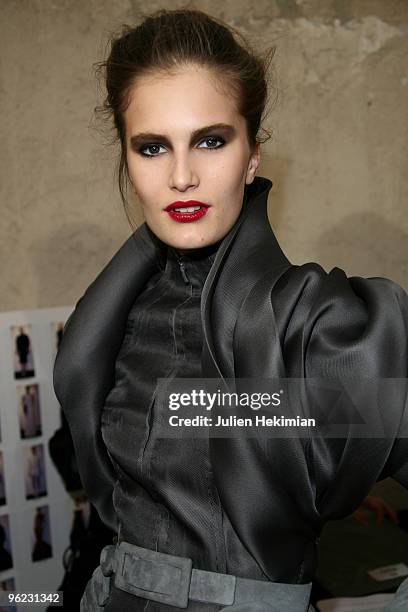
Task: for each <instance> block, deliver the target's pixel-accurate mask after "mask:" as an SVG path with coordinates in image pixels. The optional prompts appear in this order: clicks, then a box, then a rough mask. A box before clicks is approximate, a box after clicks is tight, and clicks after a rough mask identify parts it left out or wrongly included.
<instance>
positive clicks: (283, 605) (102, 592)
mask: <svg viewBox="0 0 408 612" xmlns="http://www.w3.org/2000/svg"><path fill="white" fill-rule="evenodd" d="M132 549H133V550H134V551H135V554H134V555H132ZM139 555H140V556H139ZM143 555H145V557H146V558H145V559H142V561H143V562H147V561H148V560H151V568H152V575H151V576H142V578H143V579H144V580H145V582H146V580H148V581H149V584H150V585H151V584H152V580H153V581H154V580H156V577H157V576H158V574H157V572H156V574H155V572H154V559H155V557H156V556H157V558H158V560H159V561H160V568H162V567H164V565H165V559H166V557H168V558H169V563H170V562H171V563H174V559H175V558H174V557H173V556H172V555H163V554H161V553H156V552H155V551H149V550H145V551H143V549H141V548H140V547H136V546H133V545H131V544H129V543H127V542H121V543H120V544H119V545H118V546H116V547H114V546H106V547H105V548H104V549H103V551H102V553H101V565H100V566H99V567H97V568H96V570H95V571H94V573H93V575H92V578H91V580H90V581H89V582H88V585H87V587H86V589H85V593H84V595H83V597H82V600H81V606H80V611H81V612H94V611H95V612H103V611H104V606H105V605H106V603H107V601H108V599H109V595H110V590H111V584H112V581H113V577H114V581H115V586H116V587H119V588H121V585H125V583H127V584H126V585H125V586H126V589H128V588H129V587H130V588H134V589H135V594H140V593H138V585H139V586H140V578H141V576H140V566H138V563H136V559H137V558H139V559H141V557H142V556H143ZM126 558H128V560H129V563H128V565H127V569H126V567H125V564H124V560H126ZM176 561H177V562H179V564H180V565H183V562H182V561H183V560H182V559H181V558H180V559H176ZM157 567H159V566H157ZM118 568H119V569H120V571H117V572H116V575H115V576H114V574H113V572H114V571H115V570H118ZM173 568H174V566H173ZM193 571H194V580H193V583H192V586H191V587H190V596H192V597H193V598H194V596H195V595H198V596H199V597H200V598H201V600H202V601H205V599H204V595H205V583H207V584H208V588H209V598H210V599H217V598H220V594H221V595H225V596H226V599H227V600H229V601H230V602H231V605H227V606H223V607H221V608H219V610H220V612H222V610H228V611H230V610H231V612H249V610H251V612H285V611H287V612H313V607H312V606H309V596H310V588H311V585H310V584H304V585H292V584H283V583H272V582H263V581H258V580H249V579H244V578H235V577H233V576H229V575H228V576H226V582H225V581H224V580H223V576H222V574H214V573H212V572H204V571H200V570H193ZM159 573H160V570H159ZM164 573H166V572H164ZM159 578H160V577H159ZM132 582H134V583H135V586H134V587H132ZM159 583H160V580H159ZM159 583H157V585H158V587H159V590H160V588H161V587H160V584H161V583H160V584H159ZM224 583H225V584H226V588H225V589H224V588H223V585H224ZM233 584H235V595H234V594H233V593H232V592H231V585H233ZM145 595H149V593H148V591H146V593H145ZM146 600H150V597H146ZM153 601H154V600H153ZM186 603H187V605H185V604H179V605H181V606H182V607H177V606H173V605H168V608H169V610H170V609H174V610H180V609H188V608H189V605H188V602H186ZM392 612H393V611H392ZM396 612H399V610H398V611H396Z"/></svg>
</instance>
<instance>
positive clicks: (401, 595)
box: [383, 578, 408, 612]
mask: <svg viewBox="0 0 408 612" xmlns="http://www.w3.org/2000/svg"><path fill="white" fill-rule="evenodd" d="M407 610H408V578H406V579H405V580H404V582H402V583H401V584H400V586H399V588H398V590H397V592H396V593H395V597H394V599H393V600H392V602H391V603H390V604H388V605H387V606H385V608H384V609H383V612H407Z"/></svg>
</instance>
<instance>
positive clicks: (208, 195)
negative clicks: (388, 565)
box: [55, 10, 408, 612]
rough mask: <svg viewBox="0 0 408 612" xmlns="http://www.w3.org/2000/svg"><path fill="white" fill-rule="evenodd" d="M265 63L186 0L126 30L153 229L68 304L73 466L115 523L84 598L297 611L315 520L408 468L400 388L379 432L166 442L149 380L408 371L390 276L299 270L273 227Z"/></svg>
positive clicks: (132, 137) (118, 106) (66, 378)
mask: <svg viewBox="0 0 408 612" xmlns="http://www.w3.org/2000/svg"><path fill="white" fill-rule="evenodd" d="M266 64H267V62H263V61H261V60H260V59H258V58H257V57H256V56H255V55H254V54H253V53H252V52H251V51H250V50H249V49H248V48H247V47H246V46H245V44H244V43H241V44H239V43H238V42H237V40H236V39H235V38H234V36H233V34H232V33H231V31H230V30H229V29H228V28H227V27H226V26H224V25H223V24H222V23H220V22H218V21H216V20H214V19H211V18H210V17H208V16H207V15H205V14H204V13H202V12H200V11H189V10H181V11H160V12H158V13H156V14H154V15H152V16H150V17H149V18H147V19H145V20H144V22H143V23H142V24H141V25H140V26H138V27H136V28H130V29H128V30H126V31H125V32H124V33H123V35H122V36H120V37H119V38H117V39H116V40H115V41H114V42H113V44H112V48H111V52H110V56H109V58H108V60H107V62H106V86H107V92H108V95H107V98H106V105H105V108H106V109H107V110H109V111H110V112H111V113H112V115H113V118H114V123H115V127H116V130H117V133H118V136H119V139H120V143H121V158H120V165H119V170H120V172H119V185H120V190H121V193H122V196H123V197H124V199H126V198H125V195H126V182H127V181H128V183H129V184H130V185H131V187H132V189H133V190H134V192H135V194H136V195H137V197H138V199H139V200H140V203H141V206H142V209H143V213H144V217H145V221H146V223H144V224H143V225H142V226H141V227H139V228H138V229H137V231H136V232H135V233H134V234H133V235H132V236H131V237H130V238H129V239H128V240H127V242H126V243H125V244H124V245H123V247H122V248H121V249H120V250H119V251H118V253H117V254H116V255H115V256H114V258H113V259H112V260H111V262H110V263H109V264H108V265H107V266H106V268H105V269H104V270H103V272H102V273H101V274H100V275H99V276H98V278H97V279H96V280H95V281H94V282H93V283H92V285H91V286H90V287H89V288H88V290H87V291H86V293H85V295H84V296H83V297H82V298H81V300H80V301H79V303H78V304H77V307H76V309H75V312H74V313H73V315H72V316H71V317H70V320H69V322H68V323H67V325H66V327H65V332H64V337H63V341H62V344H61V348H60V351H59V353H58V356H57V360H56V365H55V390H56V394H57V397H58V398H59V400H60V403H61V405H62V407H63V409H64V411H65V414H66V417H67V419H68V422H69V424H70V428H71V432H72V435H73V439H74V443H75V449H76V453H77V457H78V462H79V468H80V472H81V478H82V480H83V482H84V485H85V488H86V490H87V493H88V495H89V497H90V500H91V502H92V503H93V504H94V505H95V506H96V507H97V509H98V511H99V513H100V515H101V517H102V519H103V520H104V522H105V523H106V524H107V525H108V526H110V527H111V528H113V529H114V530H115V531H117V533H118V542H117V545H116V546H110V547H107V548H106V549H104V551H103V553H102V556H101V566H100V567H99V568H97V569H96V571H95V573H94V576H93V579H92V580H91V581H90V583H89V584H88V587H87V589H86V592H85V595H84V597H83V600H82V609H83V610H85V611H88V610H99V609H104V610H106V612H111V611H115V612H116V611H117V610H122V609H126V610H146V609H148V610H160V611H164V610H173V609H176V610H177V609H185V608H188V609H189V610H197V611H199V610H200V611H207V610H208V611H210V610H211V611H212V610H214V611H215V610H224V609H228V610H234V611H238V610H239V611H243V610H254V611H255V610H259V611H261V610H265V611H266V610H269V611H272V610H279V611H282V610H290V611H292V610H293V611H297V610H299V611H301V610H302V611H303V610H307V609H308V606H309V595H310V586H311V580H312V578H313V574H314V571H315V568H316V564H317V542H318V537H319V533H320V531H321V528H322V526H323V524H324V522H325V521H326V520H327V519H329V518H336V517H342V516H346V515H348V514H350V513H351V512H352V511H354V510H355V509H356V507H357V506H358V505H359V504H360V503H361V501H362V500H363V499H364V498H365V497H366V495H367V493H368V492H369V490H370V489H371V487H372V485H373V484H374V483H375V482H376V480H378V479H380V478H384V477H386V476H389V475H394V476H395V477H396V478H398V480H399V481H400V482H403V483H405V484H407V483H408V453H407V450H408V449H407V444H406V439H404V438H399V437H398V436H401V432H402V431H403V430H402V428H403V426H404V421H403V419H402V411H403V397H402V395H401V393H398V394H396V396H395V397H394V398H393V400H394V401H395V409H393V410H392V411H391V412H392V418H391V417H390V418H389V419H388V421H387V428H388V429H387V436H388V437H384V438H380V439H377V440H372V439H371V438H372V437H371V438H367V437H366V438H361V437H360V438H357V437H354V436H351V435H348V434H347V435H345V436H344V435H343V436H342V437H338V438H335V439H333V438H331V439H328V438H323V437H312V436H311V435H309V436H302V437H297V438H296V437H289V438H285V437H280V438H276V437H275V438H271V437H266V438H262V439H261V438H257V437H247V436H242V437H236V436H235V437H232V436H230V437H227V436H225V437H223V438H216V437H212V436H209V439H206V438H203V437H198V436H196V437H193V436H190V437H188V438H186V439H184V438H183V440H182V441H181V440H177V439H170V438H169V437H163V436H161V431H162V430H161V425H162V423H163V419H165V418H166V416H167V415H168V411H167V412H166V410H167V409H168V406H167V407H166V405H165V403H164V402H163V401H162V399H161V396H160V394H159V393H158V386H157V379H159V378H164V379H167V380H168V381H172V380H174V379H176V378H202V377H204V378H207V379H208V378H217V379H221V380H224V381H225V380H227V379H263V380H264V379H270V378H278V377H282V378H285V377H286V378H289V379H292V378H300V379H303V380H304V379H305V378H307V379H308V378H309V377H310V378H318V377H322V378H325V379H335V378H338V377H339V376H341V377H342V378H343V377H347V376H351V375H353V376H356V375H357V377H358V380H360V381H361V380H362V379H363V377H365V376H369V377H371V378H375V377H378V378H379V377H384V378H390V377H393V378H398V377H399V378H401V379H402V378H405V377H406V375H407V371H408V356H407V349H408V346H407V325H408V299H407V296H406V294H405V293H404V291H403V290H402V289H401V287H399V286H398V285H396V284H395V283H393V282H392V281H389V280H386V279H376V278H375V279H362V278H350V279H348V278H347V277H346V275H345V274H344V272H343V271H342V270H340V269H338V268H334V269H333V270H332V271H331V272H330V273H326V272H325V271H324V270H323V269H322V268H321V267H320V266H319V265H318V264H315V263H308V264H305V265H303V266H294V265H291V264H290V262H289V261H288V260H287V259H286V257H285V255H284V254H283V253H282V251H281V249H280V247H279V245H278V243H277V241H276V239H275V237H274V235H273V233H272V231H271V228H270V226H269V223H268V217H267V211H266V206H267V196H268V192H269V190H270V188H271V186H272V183H271V182H270V181H269V180H268V179H265V178H262V177H257V176H256V171H257V168H258V165H259V160H260V142H259V135H258V134H259V129H260V125H261V119H262V115H263V112H264V108H265V102H266V97H267V87H266V80H265V70H266ZM374 386H375V385H374ZM366 389H367V385H365V386H364V389H363V391H364V392H365V390H366ZM403 390H404V389H403ZM303 391H306V396H304V398H305V397H306V398H307V402H309V400H310V399H311V398H312V397H313V393H314V391H313V389H311V388H308V389H306V390H305V389H303ZM303 391H302V393H303ZM357 391H361V389H360V388H358V390H357ZM367 394H368V391H367ZM319 397H320V392H319ZM404 397H405V396H404ZM371 400H372V397H371V396H370V401H371ZM365 408H366V406H363V409H365ZM373 410H374V406H373ZM351 429H352V428H351ZM348 433H350V432H348ZM357 463H358V466H359V469H358V470H357V469H356V464H357Z"/></svg>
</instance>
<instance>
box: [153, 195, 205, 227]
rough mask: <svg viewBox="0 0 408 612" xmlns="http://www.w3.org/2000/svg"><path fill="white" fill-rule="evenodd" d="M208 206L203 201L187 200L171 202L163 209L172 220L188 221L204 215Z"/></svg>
mask: <svg viewBox="0 0 408 612" xmlns="http://www.w3.org/2000/svg"><path fill="white" fill-rule="evenodd" d="M209 208H210V205H209V204H204V202H198V201H197V200H187V201H184V202H172V203H171V204H169V205H168V206H167V207H166V208H165V209H164V210H165V211H166V212H168V213H169V215H170V217H171V218H172V219H174V221H178V222H179V223H190V222H191V221H197V220H198V219H201V217H204V215H205V214H206V212H207V210H208V209H209Z"/></svg>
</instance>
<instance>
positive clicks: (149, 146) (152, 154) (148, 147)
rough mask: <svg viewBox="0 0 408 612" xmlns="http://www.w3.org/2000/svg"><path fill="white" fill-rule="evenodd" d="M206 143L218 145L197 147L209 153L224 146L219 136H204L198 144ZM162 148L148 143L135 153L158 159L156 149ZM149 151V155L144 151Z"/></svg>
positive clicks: (157, 144)
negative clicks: (210, 142)
mask: <svg viewBox="0 0 408 612" xmlns="http://www.w3.org/2000/svg"><path fill="white" fill-rule="evenodd" d="M208 141H213V142H214V141H215V142H218V143H220V144H219V145H218V146H216V147H213V146H209V147H208V146H207V147H199V148H202V149H208V150H209V151H211V150H216V149H221V147H223V146H224V145H225V139H224V138H222V137H221V136H216V135H211V136H206V137H205V138H202V139H201V140H200V142H199V144H202V143H203V142H208ZM162 146H163V145H162V144H160V143H158V142H149V143H145V144H143V145H141V146H139V147H138V148H137V152H138V153H139V154H140V155H142V156H143V157H158V156H159V155H160V153H159V152H158V149H160V147H162ZM152 149H155V151H153V152H152ZM149 150H150V153H146V151H149Z"/></svg>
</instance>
